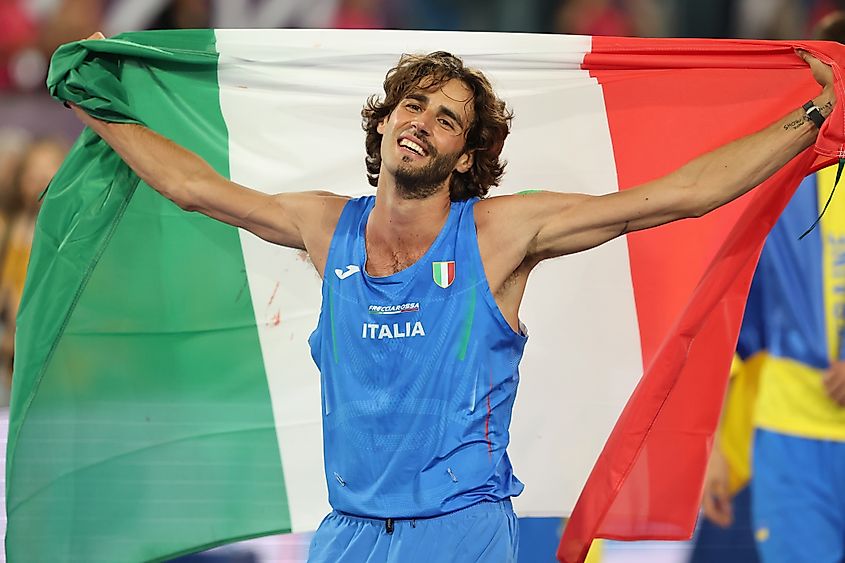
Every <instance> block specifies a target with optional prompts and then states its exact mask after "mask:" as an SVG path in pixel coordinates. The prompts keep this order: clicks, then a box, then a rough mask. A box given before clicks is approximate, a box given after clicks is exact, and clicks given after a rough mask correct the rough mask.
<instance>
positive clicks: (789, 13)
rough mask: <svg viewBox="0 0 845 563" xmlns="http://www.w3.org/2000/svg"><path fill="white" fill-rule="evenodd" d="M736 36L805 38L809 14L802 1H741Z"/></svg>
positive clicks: (738, 8) (737, 8) (739, 2)
mask: <svg viewBox="0 0 845 563" xmlns="http://www.w3.org/2000/svg"><path fill="white" fill-rule="evenodd" d="M736 10H737V15H736V36H737V37H742V38H749V39H795V38H798V37H804V36H805V30H806V29H807V24H806V20H807V12H806V9H805V6H804V5H803V3H802V0H739V1H738V3H737V5H736Z"/></svg>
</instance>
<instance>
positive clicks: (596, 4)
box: [555, 0, 633, 35]
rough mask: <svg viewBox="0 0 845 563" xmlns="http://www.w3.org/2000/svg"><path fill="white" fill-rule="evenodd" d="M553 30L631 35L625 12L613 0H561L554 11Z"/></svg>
mask: <svg viewBox="0 0 845 563" xmlns="http://www.w3.org/2000/svg"><path fill="white" fill-rule="evenodd" d="M555 31H556V32H558V33H574V34H577V35H631V34H632V32H633V24H632V23H631V20H630V17H629V16H628V14H627V12H626V11H625V10H623V9H622V8H621V7H620V6H619V5H618V3H617V2H614V1H613V0H563V1H562V2H561V3H560V4H559V5H558V8H557V11H556V13H555Z"/></svg>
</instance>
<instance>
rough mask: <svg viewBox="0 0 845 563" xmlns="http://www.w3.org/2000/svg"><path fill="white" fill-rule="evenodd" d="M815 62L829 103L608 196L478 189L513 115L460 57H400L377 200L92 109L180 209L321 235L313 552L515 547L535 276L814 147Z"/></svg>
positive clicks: (261, 231)
mask: <svg viewBox="0 0 845 563" xmlns="http://www.w3.org/2000/svg"><path fill="white" fill-rule="evenodd" d="M805 60H806V61H807V62H808V63H809V64H810V65H811V68H812V69H813V73H814V76H816V78H817V80H818V81H819V83H820V84H821V85H822V86H823V87H824V88H823V91H822V93H821V94H820V95H819V96H818V97H816V99H815V100H814V102H813V103H814V104H815V105H814V107H817V108H821V109H820V110H819V109H812V110H811V113H810V114H806V113H805V111H804V110H796V111H795V112H793V113H792V114H790V115H789V116H786V117H784V118H783V119H782V120H780V121H778V122H776V123H774V124H773V125H771V126H770V127H769V128H767V129H765V130H764V131H761V132H759V133H757V134H755V135H751V136H749V137H746V138H743V139H740V140H738V141H736V142H734V143H732V144H730V145H728V146H726V147H722V148H720V149H717V150H716V151H714V152H712V153H709V154H707V155H704V156H702V157H700V158H698V159H696V160H694V161H692V162H690V163H689V164H687V165H686V166H684V167H683V168H681V169H679V170H678V171H677V172H674V173H672V174H670V175H669V176H667V177H665V178H661V179H658V180H655V181H653V182H650V183H648V184H644V185H642V186H640V187H638V188H634V189H630V190H626V191H623V192H619V193H614V194H609V195H605V196H600V197H593V196H587V195H579V194H559V193H545V192H541V193H534V194H530V195H522V196H519V195H517V196H502V197H490V198H485V199H479V198H482V197H483V196H485V195H486V194H487V191H488V190H489V188H490V187H491V186H494V185H496V184H497V183H498V181H499V178H500V177H501V175H502V173H503V170H504V164H503V163H502V162H501V161H500V159H499V155H500V153H501V150H502V146H503V144H504V141H505V138H506V136H507V134H508V130H509V122H510V119H511V116H510V114H509V112H508V111H507V109H506V107H505V104H504V103H503V102H502V101H501V100H499V99H498V98H497V97H496V95H495V93H494V92H493V90H492V88H491V86H490V83H489V82H488V81H487V79H486V78H485V77H484V76H483V75H482V74H481V73H480V72H478V71H475V70H472V69H468V68H465V67H464V66H463V63H462V62H461V61H460V59H458V58H456V57H454V56H452V55H450V54H448V53H443V52H438V53H432V54H430V55H428V56H405V57H403V58H402V59H401V60H400V61H399V64H398V66H397V67H396V68H394V69H392V70H391V71H390V72H389V73H388V76H387V78H386V80H385V84H384V89H385V98H384V100H380V99H378V98H376V97H373V98H371V99H370V100H369V101H368V103H367V104H366V106H365V108H364V110H363V117H364V125H365V129H366V131H367V138H366V151H367V157H366V164H367V173H368V178H369V180H370V183H371V184H372V185H373V186H375V187H376V188H377V191H376V195H375V197H366V198H359V199H352V200H350V199H348V198H344V197H340V196H336V195H333V194H330V193H326V192H302V193H295V194H279V195H274V196H268V195H265V194H262V193H259V192H256V191H253V190H250V189H248V188H245V187H243V186H239V185H237V184H234V183H232V182H229V181H228V180H226V179H225V178H222V177H221V176H219V175H218V174H216V173H215V172H214V171H213V170H212V169H211V168H210V167H209V166H208V165H207V164H206V163H204V162H203V161H202V160H200V159H199V158H198V157H196V156H195V155H193V154H192V153H190V152H188V151H185V150H184V149H182V148H180V147H178V146H176V145H174V144H173V143H171V142H169V141H167V140H166V139H163V138H161V137H160V136H158V135H156V134H155V133H153V132H151V131H148V130H146V129H145V128H143V127H139V126H134V125H125V124H124V125H118V124H109V123H103V122H100V121H97V120H95V119H92V118H91V117H89V116H88V115H86V114H85V113H84V112H82V111H81V110H79V109H78V108H75V111H76V112H77V114H78V115H79V117H80V119H82V120H83V121H84V122H85V123H86V124H87V125H89V126H90V127H91V128H92V129H94V131H96V132H97V133H98V134H99V135H100V136H102V137H103V139H105V140H106V141H107V142H108V143H109V144H110V145H111V146H112V147H113V148H114V149H115V150H116V151H117V152H118V153H119V154H120V155H121V156H122V157H123V158H124V160H125V161H126V162H127V163H128V164H129V165H130V166H132V168H133V169H134V170H135V171H136V172H137V173H138V175H139V176H140V177H141V178H142V179H143V180H144V181H145V182H147V183H148V184H150V185H151V186H153V187H154V188H155V189H156V190H158V191H160V192H161V193H162V194H163V195H165V196H166V197H168V198H170V199H171V200H173V201H174V202H176V203H177V204H178V205H179V206H180V207H182V208H183V209H186V210H191V211H199V212H202V213H204V214H206V215H209V216H210V217H213V218H216V219H218V220H221V221H224V222H226V223H228V224H231V225H234V226H237V227H240V228H244V229H247V230H249V231H251V232H253V233H255V234H256V235H258V236H260V237H262V238H264V239H265V240H268V241H270V242H274V243H276V244H280V245H284V246H288V247H292V248H298V249H304V250H306V251H307V252H308V254H309V256H310V257H311V260H312V261H313V263H314V266H315V268H316V269H317V272H318V273H319V274H320V275H321V276H322V278H323V305H322V310H321V315H320V321H319V324H318V327H317V329H316V330H315V331H314V334H313V335H312V336H311V338H310V344H311V351H312V356H313V358H314V360H315V362H316V363H317V365H318V366H319V368H320V371H321V377H322V399H323V405H322V407H323V429H324V440H325V464H326V475H327V481H328V490H329V500H330V502H331V504H332V506H333V508H334V509H335V511H334V512H332V513H331V514H330V515H329V516H328V517H327V518H326V519H325V520H324V521H323V523H322V524H321V526H320V529H319V530H318V531H317V533H316V534H315V536H314V540H313V542H312V547H311V553H310V560H311V561H315V562H317V561H319V562H322V561H333V562H334V561H350V562H357V561H402V562H408V561H417V560H422V559H426V560H432V561H453V560H460V561H491V562H492V561H496V562H499V561H514V560H515V558H516V549H517V534H518V532H517V528H516V521H515V517H514V515H513V511H512V509H511V507H510V502H509V498H510V497H511V496H515V495H518V494H519V493H520V492H521V491H522V489H523V486H522V484H521V483H520V482H519V481H518V480H517V479H516V477H515V476H514V475H513V472H512V469H511V465H510V462H509V460H508V456H507V451H506V449H507V444H508V439H509V438H508V426H509V422H510V416H511V410H512V406H513V400H514V395H515V391H516V386H517V381H518V371H517V367H518V364H519V361H520V358H521V356H522V350H523V347H524V345H525V341H526V334H525V329H524V328H523V327H522V326H521V325H520V322H519V306H520V302H521V300H522V295H523V292H524V289H525V286H526V282H527V279H528V276H529V274H530V272H531V271H532V269H533V268H534V267H535V266H536V265H537V264H538V263H539V262H540V261H542V260H544V259H547V258H552V257H556V256H562V255H565V254H570V253H573V252H578V251H581V250H585V249H588V248H592V247H594V246H597V245H599V244H602V243H603V242H606V241H608V240H610V239H613V238H615V237H617V236H619V235H621V234H624V233H627V232H632V231H635V230H639V229H644V228H648V227H652V226H656V225H660V224H663V223H666V222H669V221H674V220H677V219H681V218H684V217H694V216H699V215H703V214H704V213H707V212H708V211H710V210H712V209H714V208H716V207H718V206H719V205H722V204H724V203H726V202H728V201H731V200H732V199H734V198H736V197H739V196H740V195H742V194H743V193H745V192H747V191H748V190H750V189H751V188H752V187H754V186H755V185H757V184H759V183H760V182H762V181H763V180H764V179H766V178H767V177H768V176H769V175H771V174H772V173H774V172H775V171H776V170H777V169H778V168H779V167H781V166H783V165H784V164H785V163H786V162H787V161H789V160H790V159H791V158H792V157H794V156H795V155H797V154H798V153H800V152H801V151H802V150H803V149H805V148H807V147H809V146H810V145H811V144H812V143H813V141H814V139H815V138H816V135H817V125H818V122H820V120H821V119H823V115H828V114H829V112H830V111H832V108H833V105H834V102H835V99H834V95H833V91H832V83H833V78H832V72H831V70H830V69H829V68H828V67H827V66H825V65H823V64H821V63H820V62H819V61H817V60H815V59H813V58H812V57H809V56H805ZM819 112H821V113H819ZM813 119H816V120H817V121H816V122H814V121H813ZM502 225H508V227H509V228H508V229H503V228H502ZM432 274H433V277H434V281H433V283H432V277H431V276H432ZM385 313H387V314H389V315H390V317H389V318H390V319H391V321H390V322H386V321H384V320H383V319H384V318H385V317H383V316H382V315H383V314H385Z"/></svg>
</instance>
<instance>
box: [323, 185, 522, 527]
mask: <svg viewBox="0 0 845 563" xmlns="http://www.w3.org/2000/svg"><path fill="white" fill-rule="evenodd" d="M476 201H477V199H473V200H469V201H463V202H454V203H452V205H451V210H450V212H449V217H448V219H447V221H446V224H445V225H444V226H443V228H442V230H441V231H440V234H439V235H438V236H437V238H436V239H435V241H434V243H432V245H431V247H430V248H429V250H428V251H427V252H426V253H425V255H423V257H422V258H420V259H419V260H418V261H417V262H416V263H415V264H413V265H412V266H410V267H408V268H406V269H404V270H402V271H400V272H397V273H396V274H393V275H390V276H385V277H373V276H370V275H368V274H367V272H366V271H365V264H366V262H367V256H366V249H365V244H364V233H365V229H366V225H367V219H368V217H369V215H370V212H371V211H372V209H373V206H374V204H375V198H374V197H372V196H369V197H363V198H358V199H353V200H350V201H349V202H348V203H347V204H346V206H345V207H344V209H343V212H342V213H341V216H340V220H339V221H338V224H337V227H336V229H335V233H334V236H333V237H332V241H331V246H330V248H329V254H328V259H327V262H326V268H325V272H324V275H323V303H322V308H321V311H320V320H319V323H318V325H317V328H316V329H315V330H314V332H313V334H312V335H311V337H310V339H309V343H310V345H311V355H312V357H313V359H314V362H315V363H316V364H317V367H318V368H320V374H321V375H320V377H321V384H322V402H323V405H322V407H323V444H324V445H323V447H324V453H325V469H326V481H327V483H328V490H329V502H330V503H331V505H332V507H333V508H334V509H335V510H338V511H340V512H344V513H347V514H352V515H357V516H367V517H374V518H415V517H416V518H423V517H430V516H438V515H442V514H447V513H450V512H454V511H455V510H459V509H462V508H466V507H468V506H471V505H473V504H476V503H478V502H480V501H485V500H488V501H498V500H501V499H505V498H507V497H511V496H516V495H518V494H519V493H521V492H522V489H523V485H522V483H520V482H519V480H517V479H516V477H515V476H514V475H513V470H512V468H511V463H510V460H509V459H508V454H507V452H506V448H507V445H508V441H509V434H508V428H509V426H510V420H511V413H512V409H513V402H514V399H515V396H516V388H517V383H518V381H519V371H518V365H519V361H520V359H521V358H522V352H523V349H524V347H525V341H526V339H527V338H526V337H525V336H523V335H521V334H518V333H516V332H514V331H513V329H511V327H510V326H509V325H508V323H507V321H506V320H505V318H504V316H503V315H502V313H501V311H500V310H499V308H498V306H497V305H496V302H495V300H494V298H493V295H492V293H491V291H490V288H489V286H488V284H487V278H486V276H485V274H484V269H483V266H482V263H481V255H480V253H479V251H478V240H477V237H476V232H475V220H474V215H473V208H474V205H475V203H476Z"/></svg>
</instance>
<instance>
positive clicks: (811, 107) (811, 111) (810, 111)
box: [801, 100, 824, 129]
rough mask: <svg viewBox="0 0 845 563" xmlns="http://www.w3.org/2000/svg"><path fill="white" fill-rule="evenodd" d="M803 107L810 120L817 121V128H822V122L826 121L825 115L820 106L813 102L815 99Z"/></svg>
mask: <svg viewBox="0 0 845 563" xmlns="http://www.w3.org/2000/svg"><path fill="white" fill-rule="evenodd" d="M801 107H802V108H804V115H806V116H807V117H808V118H809V119H810V121H812V122H813V123H815V124H816V127H817V128H819V129H821V128H822V124H823V123H824V116H823V115H822V112H821V110H820V109H819V108H818V106H816V104H815V103H813V100H810V101H809V102H807V103H806V104H804V105H803V106H801Z"/></svg>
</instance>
